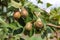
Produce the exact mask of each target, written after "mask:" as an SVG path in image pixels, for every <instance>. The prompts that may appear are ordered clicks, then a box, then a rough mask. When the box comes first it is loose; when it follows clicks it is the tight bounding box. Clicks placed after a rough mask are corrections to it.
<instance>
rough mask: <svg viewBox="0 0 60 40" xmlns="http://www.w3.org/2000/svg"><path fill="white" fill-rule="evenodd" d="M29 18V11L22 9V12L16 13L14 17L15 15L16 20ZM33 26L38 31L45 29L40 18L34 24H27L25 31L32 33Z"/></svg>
mask: <svg viewBox="0 0 60 40" xmlns="http://www.w3.org/2000/svg"><path fill="white" fill-rule="evenodd" d="M27 16H28V11H27V10H26V9H25V8H22V9H21V12H20V11H17V12H14V15H13V17H14V18H15V19H19V18H20V17H24V18H25V17H27ZM32 25H34V27H35V28H37V29H40V28H42V27H43V23H42V21H41V19H40V18H38V19H37V20H36V21H34V22H33V23H32V22H31V21H30V22H27V23H26V25H25V29H26V30H28V31H31V30H32Z"/></svg>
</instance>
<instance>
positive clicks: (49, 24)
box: [47, 23, 60, 28]
mask: <svg viewBox="0 0 60 40" xmlns="http://www.w3.org/2000/svg"><path fill="white" fill-rule="evenodd" d="M47 25H48V26H51V27H55V28H60V26H57V25H54V24H52V23H48V24H47Z"/></svg>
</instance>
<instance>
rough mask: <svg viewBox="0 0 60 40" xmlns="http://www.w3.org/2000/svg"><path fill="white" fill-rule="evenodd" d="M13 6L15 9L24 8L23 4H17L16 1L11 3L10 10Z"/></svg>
mask: <svg viewBox="0 0 60 40" xmlns="http://www.w3.org/2000/svg"><path fill="white" fill-rule="evenodd" d="M11 6H13V7H15V8H20V7H21V6H22V4H21V3H17V2H15V1H13V0H11V3H9V6H8V8H9V7H11Z"/></svg>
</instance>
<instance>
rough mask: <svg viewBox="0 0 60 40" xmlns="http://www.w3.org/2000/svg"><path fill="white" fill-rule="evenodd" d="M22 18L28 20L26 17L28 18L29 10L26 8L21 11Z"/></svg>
mask: <svg viewBox="0 0 60 40" xmlns="http://www.w3.org/2000/svg"><path fill="white" fill-rule="evenodd" d="M21 16H22V17H23V18H26V17H27V16H28V12H27V10H26V9H25V8H22V9H21Z"/></svg>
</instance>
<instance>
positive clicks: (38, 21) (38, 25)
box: [34, 18, 43, 29]
mask: <svg viewBox="0 0 60 40" xmlns="http://www.w3.org/2000/svg"><path fill="white" fill-rule="evenodd" d="M34 26H35V28H38V29H39V28H42V27H43V23H42V21H41V19H40V18H39V19H37V21H36V22H34Z"/></svg>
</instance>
